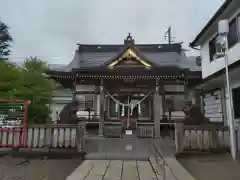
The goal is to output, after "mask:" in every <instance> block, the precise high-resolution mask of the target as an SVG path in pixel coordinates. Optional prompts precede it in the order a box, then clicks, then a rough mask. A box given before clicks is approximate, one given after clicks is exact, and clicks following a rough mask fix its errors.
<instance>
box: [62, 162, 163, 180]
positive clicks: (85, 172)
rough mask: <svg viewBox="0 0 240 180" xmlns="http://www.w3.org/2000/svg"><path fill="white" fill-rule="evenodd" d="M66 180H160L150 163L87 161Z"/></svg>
mask: <svg viewBox="0 0 240 180" xmlns="http://www.w3.org/2000/svg"><path fill="white" fill-rule="evenodd" d="M66 180H158V178H157V175H156V174H155V172H154V171H153V169H152V167H151V164H150V163H149V161H134V160H129V161H128V160H125V161H122V160H86V161H84V162H83V164H82V165H80V166H79V167H78V168H77V169H76V170H75V171H74V172H73V173H72V174H71V175H70V176H69V177H68V178H67V179H66Z"/></svg>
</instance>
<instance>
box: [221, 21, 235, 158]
mask: <svg viewBox="0 0 240 180" xmlns="http://www.w3.org/2000/svg"><path fill="white" fill-rule="evenodd" d="M228 33H229V22H228V20H220V21H219V23H218V34H219V37H220V39H219V41H220V42H219V44H218V45H219V50H220V54H222V55H223V56H224V60H225V71H226V86H227V94H226V99H227V104H226V105H227V107H226V110H227V119H228V122H229V131H230V143H231V154H232V158H233V160H236V134H235V133H236V131H235V123H234V118H233V107H232V95H231V94H232V93H231V89H230V85H229V72H228Z"/></svg>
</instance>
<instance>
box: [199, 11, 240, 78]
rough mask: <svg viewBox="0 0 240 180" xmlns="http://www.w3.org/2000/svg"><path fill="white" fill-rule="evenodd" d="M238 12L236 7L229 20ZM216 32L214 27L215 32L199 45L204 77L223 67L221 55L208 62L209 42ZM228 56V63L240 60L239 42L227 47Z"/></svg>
mask: <svg viewBox="0 0 240 180" xmlns="http://www.w3.org/2000/svg"><path fill="white" fill-rule="evenodd" d="M239 13H240V9H238V10H237V11H236V12H234V13H233V15H232V16H231V17H230V18H229V21H231V20H232V19H233V18H234V17H236V16H237V14H239ZM216 34H217V29H216V32H215V33H214V34H212V36H211V37H209V39H208V40H207V41H206V42H205V43H203V44H202V45H201V58H202V77H203V78H206V77H208V76H210V75H212V74H214V73H215V72H217V71H219V70H221V69H223V68H224V67H225V61H224V58H223V57H222V58H218V59H215V60H213V61H212V62H210V57H209V42H210V40H211V39H212V38H213V37H214V36H216ZM228 57H229V65H230V64H233V63H234V62H236V61H238V60H240V43H237V44H236V45H235V46H233V47H231V48H230V49H229V53H228Z"/></svg>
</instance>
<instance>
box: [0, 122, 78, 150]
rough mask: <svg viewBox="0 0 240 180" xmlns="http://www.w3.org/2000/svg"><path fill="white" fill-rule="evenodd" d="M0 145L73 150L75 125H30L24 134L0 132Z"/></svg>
mask: <svg viewBox="0 0 240 180" xmlns="http://www.w3.org/2000/svg"><path fill="white" fill-rule="evenodd" d="M23 135H24V137H25V138H24V141H22V136H23ZM0 144H1V146H2V147H22V148H45V147H47V148H75V147H76V125H69V124H44V125H30V126H28V127H27V131H26V132H0Z"/></svg>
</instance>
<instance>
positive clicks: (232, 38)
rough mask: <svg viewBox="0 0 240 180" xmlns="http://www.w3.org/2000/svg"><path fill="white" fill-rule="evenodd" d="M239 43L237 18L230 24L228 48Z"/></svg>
mask: <svg viewBox="0 0 240 180" xmlns="http://www.w3.org/2000/svg"><path fill="white" fill-rule="evenodd" d="M237 42H238V25H237V18H235V19H233V20H232V21H231V22H230V23H229V34H228V46H229V47H232V46H234V45H235V44H236V43H237Z"/></svg>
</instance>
